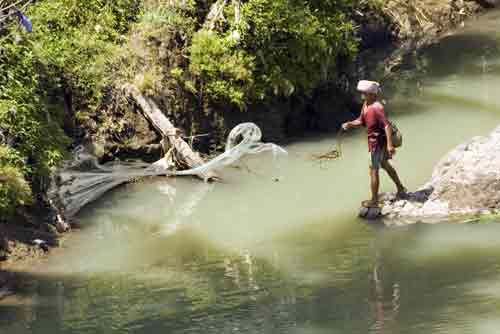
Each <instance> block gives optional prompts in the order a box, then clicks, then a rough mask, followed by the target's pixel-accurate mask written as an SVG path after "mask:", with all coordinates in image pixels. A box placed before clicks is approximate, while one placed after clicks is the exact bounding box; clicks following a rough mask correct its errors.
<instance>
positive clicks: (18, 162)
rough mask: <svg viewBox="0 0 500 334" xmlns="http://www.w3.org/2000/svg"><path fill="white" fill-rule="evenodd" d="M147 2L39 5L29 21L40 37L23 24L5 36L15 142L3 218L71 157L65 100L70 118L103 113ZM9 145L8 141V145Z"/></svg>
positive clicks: (53, 1) (0, 122) (4, 157)
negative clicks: (112, 63)
mask: <svg viewBox="0 0 500 334" xmlns="http://www.w3.org/2000/svg"><path fill="white" fill-rule="evenodd" d="M141 6H142V1H140V0H88V1H78V0H50V1H37V2H35V3H34V4H33V5H31V6H30V7H29V10H28V12H27V15H28V16H29V17H30V19H31V20H32V22H33V33H27V32H25V31H24V30H23V29H21V28H19V25H18V24H17V23H16V21H15V20H12V21H11V22H10V26H7V27H6V28H5V29H4V30H2V32H0V131H1V133H2V138H1V139H2V140H3V139H5V138H3V137H8V138H10V139H11V146H12V147H10V148H9V149H2V150H0V162H1V167H0V168H1V173H2V174H0V175H3V176H1V177H2V178H3V180H2V185H1V189H0V203H1V204H0V211H2V213H3V212H7V211H12V210H13V207H15V206H16V205H19V204H23V203H27V199H26V197H27V196H28V195H29V191H28V190H29V188H27V187H28V185H27V183H26V181H24V178H27V179H29V180H33V179H36V178H38V177H41V176H44V175H47V174H48V173H49V171H50V169H51V168H52V167H54V166H56V165H57V164H58V163H59V162H60V161H61V160H62V158H63V157H64V155H65V152H66V148H67V146H68V144H69V143H70V138H68V136H67V135H66V134H65V133H64V130H63V127H64V122H65V121H66V120H68V119H71V118H72V117H73V115H68V114H65V111H68V108H64V106H63V99H66V98H68V96H69V100H66V101H65V102H66V103H70V104H71V106H70V108H69V109H70V110H75V111H78V112H83V113H84V112H85V110H93V109H95V108H96V107H97V106H98V104H99V103H100V100H101V94H102V91H103V88H104V87H105V85H106V84H107V82H106V78H107V76H106V66H107V61H108V59H109V58H110V57H111V56H112V55H113V53H114V52H115V50H116V48H117V46H118V45H119V44H120V43H121V42H122V40H123V36H124V34H125V33H126V31H127V29H128V26H129V24H130V23H131V22H132V21H134V20H135V19H136V18H137V16H138V15H139V14H140V10H141ZM1 143H2V142H1V141H0V144H1Z"/></svg>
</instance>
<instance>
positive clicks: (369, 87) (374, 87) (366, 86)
mask: <svg viewBox="0 0 500 334" xmlns="http://www.w3.org/2000/svg"><path fill="white" fill-rule="evenodd" d="M358 91H360V92H362V93H366V94H378V93H379V91H380V84H379V83H378V82H375V81H368V80H361V81H360V82H358Z"/></svg>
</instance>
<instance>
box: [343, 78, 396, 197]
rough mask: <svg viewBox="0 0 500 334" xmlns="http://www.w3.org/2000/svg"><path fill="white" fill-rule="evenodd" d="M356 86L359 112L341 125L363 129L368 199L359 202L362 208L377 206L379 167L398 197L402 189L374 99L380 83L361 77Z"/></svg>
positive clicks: (384, 120) (380, 109)
mask: <svg viewBox="0 0 500 334" xmlns="http://www.w3.org/2000/svg"><path fill="white" fill-rule="evenodd" d="M357 88H358V91H360V92H361V93H362V94H363V100H364V104H363V108H362V109H361V115H360V116H359V117H358V118H357V119H356V120H354V121H351V122H346V123H344V124H342V128H343V129H344V130H348V129H352V128H358V127H361V126H364V127H366V128H367V132H368V150H369V152H370V180H371V193H372V198H371V200H368V201H363V203H362V205H363V206H365V207H377V206H378V200H379V198H378V191H379V184H380V177H379V169H380V168H383V169H384V170H385V171H386V172H387V174H389V176H390V178H391V179H392V181H394V183H395V184H396V187H397V196H398V197H402V196H404V194H406V189H405V187H404V186H403V184H402V183H401V180H400V179H399V176H398V173H397V172H396V170H395V169H394V167H393V166H392V165H391V164H390V162H389V160H390V159H391V158H392V156H393V155H394V154H395V153H396V149H395V148H394V145H393V144H392V128H391V126H390V124H389V121H387V118H386V117H385V113H384V106H383V105H382V103H380V102H378V100H377V97H378V94H379V91H380V85H379V83H377V82H374V81H367V80H361V81H360V82H359V83H358V87H357Z"/></svg>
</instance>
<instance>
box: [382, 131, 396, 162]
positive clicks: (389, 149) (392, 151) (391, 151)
mask: <svg viewBox="0 0 500 334" xmlns="http://www.w3.org/2000/svg"><path fill="white" fill-rule="evenodd" d="M384 130H385V136H386V137H387V152H388V153H389V155H390V156H391V157H392V156H393V155H394V154H395V153H396V149H395V148H394V145H393V144H392V127H391V125H390V124H387V125H386V126H385V128H384Z"/></svg>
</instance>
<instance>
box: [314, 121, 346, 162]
mask: <svg viewBox="0 0 500 334" xmlns="http://www.w3.org/2000/svg"><path fill="white" fill-rule="evenodd" d="M343 134H344V131H342V129H340V130H339V132H338V133H337V135H336V141H335V142H336V147H335V148H334V149H332V150H331V151H328V152H326V153H320V154H313V155H311V159H312V160H313V161H314V162H317V163H318V164H319V166H320V168H322V169H324V168H326V167H325V166H324V165H325V163H327V162H331V161H335V160H337V159H340V158H342V139H343Z"/></svg>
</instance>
